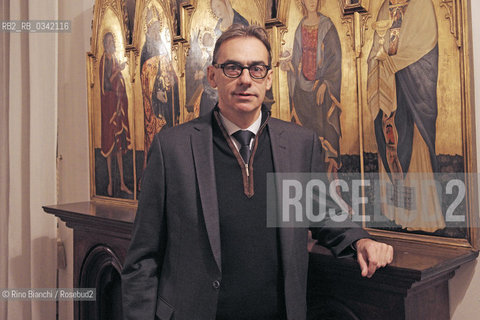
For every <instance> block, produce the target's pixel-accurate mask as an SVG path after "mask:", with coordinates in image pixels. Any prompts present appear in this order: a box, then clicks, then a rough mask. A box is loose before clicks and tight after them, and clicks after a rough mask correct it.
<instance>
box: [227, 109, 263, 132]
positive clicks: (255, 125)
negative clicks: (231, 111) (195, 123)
mask: <svg viewBox="0 0 480 320" xmlns="http://www.w3.org/2000/svg"><path fill="white" fill-rule="evenodd" d="M218 114H219V115H220V121H222V124H223V127H224V128H225V130H227V133H228V135H229V136H231V135H232V134H233V133H235V132H237V131H238V130H248V131H251V132H253V134H255V135H256V134H257V133H258V130H259V129H260V126H261V124H262V113H261V112H260V114H259V115H258V118H257V119H256V120H255V121H254V122H253V123H252V124H251V125H250V127H248V128H246V129H242V128H240V127H239V126H237V125H236V124H235V123H233V122H232V121H230V120H228V119H227V118H226V117H225V116H224V115H223V114H222V112H220V111H219V112H218Z"/></svg>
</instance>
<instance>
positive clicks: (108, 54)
mask: <svg viewBox="0 0 480 320" xmlns="http://www.w3.org/2000/svg"><path fill="white" fill-rule="evenodd" d="M103 48H104V53H103V55H102V58H101V60H100V69H99V71H100V87H101V110H102V111H101V121H102V126H101V132H102V134H101V136H102V138H101V143H102V144H101V154H102V156H104V157H105V158H106V160H107V170H108V186H107V194H108V195H109V196H112V195H113V183H112V154H114V155H115V157H116V159H117V162H118V171H119V174H120V190H121V191H122V192H125V193H127V194H132V191H130V189H128V187H127V186H126V185H125V181H124V174H123V155H124V154H125V153H126V151H127V149H128V148H129V146H130V129H129V125H128V98H127V92H126V89H125V80H124V79H123V76H122V70H123V69H125V62H122V63H121V62H120V61H119V60H118V59H117V57H116V56H115V39H114V37H113V34H112V33H111V32H107V33H106V34H105V35H104V36H103Z"/></svg>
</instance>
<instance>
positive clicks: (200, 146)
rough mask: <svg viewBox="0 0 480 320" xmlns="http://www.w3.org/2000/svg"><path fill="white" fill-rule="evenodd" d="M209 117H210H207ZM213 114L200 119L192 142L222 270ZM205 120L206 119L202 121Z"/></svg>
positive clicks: (204, 207) (211, 237) (208, 225)
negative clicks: (214, 159) (214, 160)
mask: <svg viewBox="0 0 480 320" xmlns="http://www.w3.org/2000/svg"><path fill="white" fill-rule="evenodd" d="M207 117H208V118H207ZM211 119H212V114H211V113H209V115H208V116H206V117H203V119H199V120H200V121H198V122H197V123H196V124H195V125H194V129H193V130H195V132H193V133H192V135H191V140H190V141H191V144H192V150H193V158H194V165H195V174H196V177H197V181H198V190H199V193H200V201H201V204H202V212H203V216H204V220H205V226H206V229H207V233H208V239H209V241H210V247H211V248H212V252H213V256H214V258H215V262H216V263H217V266H218V269H219V270H220V271H221V270H222V258H221V248H220V222H219V216H218V201H217V188H216V183H215V167H214V162H213V137H212V125H211V121H212V120H211ZM201 120H204V121H201Z"/></svg>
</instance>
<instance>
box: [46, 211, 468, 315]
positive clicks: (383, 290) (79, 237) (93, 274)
mask: <svg viewBox="0 0 480 320" xmlns="http://www.w3.org/2000/svg"><path fill="white" fill-rule="evenodd" d="M44 210H45V211H46V212H47V213H50V214H53V215H55V216H57V217H59V218H60V219H61V220H62V221H65V222H66V224H67V226H68V227H70V228H72V229H73V233H74V240H73V241H74V286H75V287H79V288H81V287H83V288H96V289H97V300H96V301H95V302H75V319H76V320H80V319H82V320H83V319H85V320H93V319H102V320H105V319H114V320H118V319H121V318H122V316H121V313H122V307H121V297H120V291H121V281H120V270H121V266H122V263H123V261H124V259H125V255H126V252H127V248H128V244H129V241H130V234H131V231H132V226H133V221H134V218H135V210H136V209H135V207H133V206H131V205H117V204H115V205H113V204H110V203H109V204H105V203H102V202H95V201H89V202H80V203H71V204H64V205H53V206H45V207H44ZM382 241H386V242H389V243H390V244H392V245H393V246H394V248H395V259H394V261H393V263H392V264H391V265H389V266H388V267H386V268H383V269H380V270H378V271H377V272H376V274H375V275H374V276H373V277H372V278H371V279H366V278H362V277H361V276H360V270H359V267H358V265H357V263H356V262H355V261H354V260H353V259H350V258H346V259H335V258H334V257H332V255H331V254H330V252H329V251H328V250H327V249H325V248H322V247H320V246H314V247H313V249H312V250H311V253H310V268H309V287H308V306H309V309H308V310H309V319H315V320H316V319H319V320H320V319H322V320H328V319H332V320H333V319H334V320H357V319H359V320H376V319H379V320H384V319H390V320H396V319H398V320H400V319H408V320H410V319H415V320H417V319H422V320H428V319H432V320H433V319H435V320H442V319H449V318H450V310H449V296H448V280H449V279H450V278H452V277H453V276H454V273H455V270H456V269H457V268H458V267H460V266H461V265H462V264H464V263H467V262H469V261H472V260H474V259H475V258H476V257H477V256H478V252H477V251H474V250H472V249H470V248H453V247H449V246H440V245H439V246H435V247H433V245H432V244H422V243H418V242H412V241H407V240H391V239H390V240H389V239H382Z"/></svg>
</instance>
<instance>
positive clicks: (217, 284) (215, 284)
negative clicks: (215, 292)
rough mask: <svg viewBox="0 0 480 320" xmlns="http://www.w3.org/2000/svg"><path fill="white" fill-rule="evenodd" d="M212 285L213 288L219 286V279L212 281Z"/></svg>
mask: <svg viewBox="0 0 480 320" xmlns="http://www.w3.org/2000/svg"><path fill="white" fill-rule="evenodd" d="M212 287H213V288H215V289H218V288H220V281H218V280H215V281H213V283H212Z"/></svg>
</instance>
